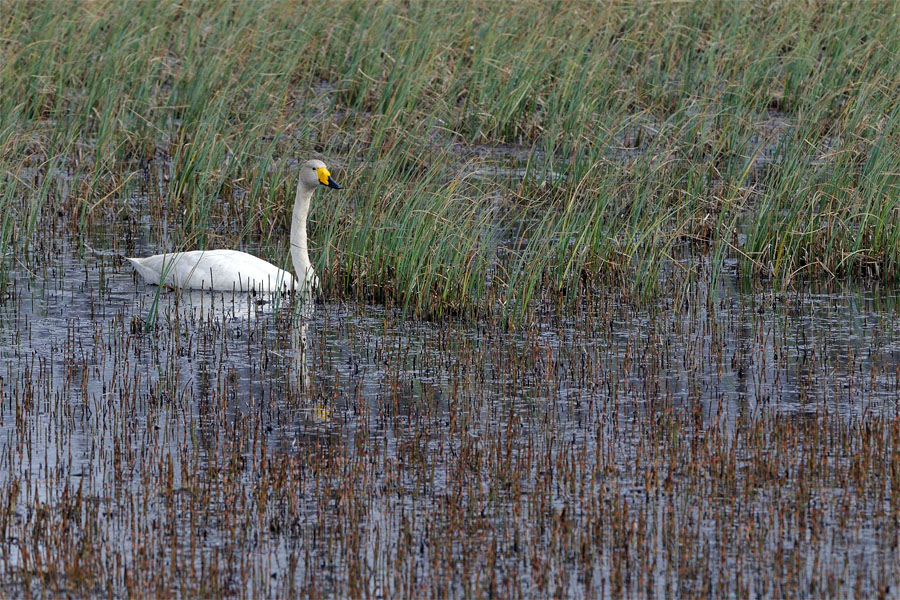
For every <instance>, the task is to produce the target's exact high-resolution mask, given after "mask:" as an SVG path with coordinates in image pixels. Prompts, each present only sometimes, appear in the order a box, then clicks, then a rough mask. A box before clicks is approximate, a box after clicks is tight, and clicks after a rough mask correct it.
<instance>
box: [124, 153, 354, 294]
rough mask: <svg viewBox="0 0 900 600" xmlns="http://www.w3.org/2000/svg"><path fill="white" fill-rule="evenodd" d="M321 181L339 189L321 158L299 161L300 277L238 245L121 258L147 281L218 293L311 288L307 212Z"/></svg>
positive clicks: (295, 234)
mask: <svg viewBox="0 0 900 600" xmlns="http://www.w3.org/2000/svg"><path fill="white" fill-rule="evenodd" d="M320 185H324V186H327V187H330V188H334V189H336V190H339V189H341V186H339V185H338V184H337V183H335V181H334V179H332V178H331V173H330V172H329V171H328V168H327V167H326V166H325V163H323V162H322V161H321V160H308V161H306V162H305V163H303V166H302V167H300V176H299V181H298V183H297V197H296V199H295V200H294V210H293V214H292V216H291V261H292V262H293V263H294V271H296V272H297V275H298V276H299V280H298V279H295V277H294V276H293V275H291V274H290V273H288V272H287V271H284V270H282V269H279V268H278V267H276V266H275V265H273V264H272V263H268V262H266V261H264V260H262V259H261V258H257V257H255V256H253V255H252V254H247V253H246V252H239V251H237V250H192V251H190V252H169V253H166V254H156V255H154V256H148V257H146V258H130V257H126V260H128V261H129V262H130V263H131V264H132V266H133V267H134V269H135V270H136V271H137V272H138V274H139V275H140V276H141V277H143V278H144V280H145V281H146V282H147V283H151V284H156V285H164V286H167V287H173V288H180V289H186V290H212V291H218V292H249V291H257V292H272V291H279V290H289V289H295V290H298V291H300V292H311V291H312V290H314V289H315V288H317V287H318V286H319V279H318V277H316V274H315V271H313V268H312V264H311V263H310V262H309V249H308V247H307V241H306V215H307V214H308V213H309V202H310V200H311V199H312V195H313V192H314V191H315V190H316V188H317V187H319V186H320Z"/></svg>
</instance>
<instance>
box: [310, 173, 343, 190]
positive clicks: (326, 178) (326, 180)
mask: <svg viewBox="0 0 900 600" xmlns="http://www.w3.org/2000/svg"><path fill="white" fill-rule="evenodd" d="M316 175H318V176H319V183H321V184H322V185H327V186H328V187H330V188H334V189H336V190H339V189H341V186H339V185H338V184H336V183H335V182H334V179H332V178H331V173H329V172H328V169H316Z"/></svg>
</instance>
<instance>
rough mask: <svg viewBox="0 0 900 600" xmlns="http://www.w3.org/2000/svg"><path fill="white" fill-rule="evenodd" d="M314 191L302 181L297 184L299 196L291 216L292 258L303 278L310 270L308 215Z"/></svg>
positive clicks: (298, 274)
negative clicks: (307, 235) (307, 232)
mask: <svg viewBox="0 0 900 600" xmlns="http://www.w3.org/2000/svg"><path fill="white" fill-rule="evenodd" d="M312 195H313V191H312V190H311V189H308V188H307V187H306V186H304V185H303V182H300V183H299V185H298V186H297V198H296V199H295V200H294V211H293V214H292V217H291V259H292V260H293V262H294V271H295V272H296V273H297V276H298V277H300V278H301V279H304V278H306V277H308V275H309V273H310V272H311V270H310V265H311V263H310V261H309V244H308V241H307V238H306V217H307V215H308V214H309V201H310V199H311V198H312Z"/></svg>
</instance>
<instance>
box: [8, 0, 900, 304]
mask: <svg viewBox="0 0 900 600" xmlns="http://www.w3.org/2000/svg"><path fill="white" fill-rule="evenodd" d="M507 8H509V7H507ZM4 9H5V10H4V11H3V12H4V17H3V20H2V24H0V27H2V44H0V52H2V58H3V60H2V67H0V86H2V89H3V90H4V93H3V97H2V98H0V122H2V127H0V161H2V165H0V172H2V173H3V174H4V176H3V189H2V193H0V198H3V200H2V201H3V208H4V209H5V210H3V214H4V215H5V217H4V221H3V224H2V227H0V234H2V236H3V242H4V246H5V247H6V248H7V252H6V253H5V254H4V257H5V259H4V264H5V265H7V266H8V265H9V264H10V261H11V260H14V259H15V258H14V257H17V256H18V257H19V259H21V260H25V261H28V260H29V259H28V256H27V249H28V240H29V239H30V238H31V237H32V235H31V234H32V233H33V231H34V229H35V228H36V227H44V226H47V219H50V220H53V219H54V218H55V216H56V215H59V214H60V213H63V214H64V216H65V220H66V222H67V223H68V225H69V227H71V228H72V229H73V230H74V231H76V232H77V233H78V234H79V235H82V236H84V237H89V236H90V224H91V223H93V222H96V220H97V219H98V217H102V218H103V219H106V220H110V221H112V222H117V221H118V222H121V221H123V220H124V219H125V218H126V217H127V216H128V215H130V214H133V213H134V212H135V211H136V210H138V209H136V208H135V205H136V204H146V205H147V208H146V209H144V208H141V209H140V210H148V211H149V212H150V213H151V215H152V217H153V220H154V224H155V225H156V227H155V228H153V229H152V234H153V236H154V237H153V238H152V241H154V242H155V243H156V244H158V245H160V246H162V245H165V246H167V247H169V248H174V247H188V246H190V247H204V246H218V245H225V244H231V245H239V244H246V243H256V244H258V243H259V242H264V243H265V246H266V247H268V248H271V250H269V252H270V253H271V257H272V258H278V257H283V256H284V255H285V253H284V241H283V240H284V238H285V237H286V228H287V224H286V218H287V213H288V210H287V209H286V205H288V204H289V203H290V201H291V192H292V187H293V181H292V180H293V173H294V167H295V165H296V163H297V161H298V160H299V159H301V158H305V157H307V156H309V155H319V156H322V157H323V158H325V159H326V160H328V161H329V162H330V164H331V165H332V166H333V167H334V170H335V172H336V174H338V175H340V176H341V178H342V179H343V180H344V181H345V182H346V183H348V184H349V185H348V186H347V187H348V190H347V192H346V193H345V194H344V195H343V196H342V197H340V198H334V199H332V198H329V199H328V200H327V201H322V202H320V203H319V204H318V205H317V207H316V209H315V211H314V215H313V220H314V223H313V228H314V230H315V231H314V234H313V236H312V237H313V240H314V241H315V243H316V244H317V245H318V247H317V248H316V250H317V251H316V252H315V253H314V254H315V260H317V261H318V263H319V264H318V266H319V269H320V271H322V272H324V273H326V274H327V277H325V278H324V281H325V282H326V286H328V291H329V292H330V293H333V294H346V295H348V296H350V297H356V298H360V299H362V298H367V299H375V300H383V299H384V298H385V297H389V299H390V300H391V301H393V302H396V303H398V304H402V305H403V306H406V307H408V308H409V309H411V310H412V311H413V312H414V313H417V314H422V315H427V314H430V315H433V316H439V315H441V314H446V313H456V312H465V313H468V314H493V313H498V312H499V313H500V314H501V316H503V317H509V316H510V315H511V314H512V315H515V316H517V317H521V316H523V315H525V314H526V313H527V311H528V310H529V307H531V306H533V304H534V303H533V300H534V299H535V298H538V297H541V296H550V297H553V298H559V297H562V298H564V299H565V300H566V304H567V305H568V303H569V302H570V301H572V300H575V299H577V298H579V297H581V296H582V295H584V294H587V293H590V291H591V290H592V289H594V288H596V287H597V286H599V285H611V284H616V285H624V286H627V287H628V288H630V289H631V290H632V291H633V292H636V293H639V294H652V293H656V292H660V291H661V290H665V289H666V286H665V282H664V281H661V280H664V279H665V277H664V276H663V275H664V272H665V268H664V265H665V263H667V262H668V261H669V259H671V258H672V257H673V256H674V255H676V254H679V253H681V252H682V251H683V250H684V249H685V248H687V249H688V250H689V251H691V252H695V253H697V252H699V253H700V254H705V253H708V254H709V256H710V257H712V258H713V259H714V260H713V264H712V266H711V271H712V275H713V276H715V275H716V274H717V273H718V272H719V270H720V265H721V262H722V260H723V259H726V258H737V259H739V260H740V263H741V268H742V270H743V271H744V273H745V274H746V275H747V276H748V277H750V278H751V279H754V280H757V281H772V282H774V284H776V285H778V286H780V287H783V286H785V285H789V284H791V283H792V282H794V281H795V280H798V279H805V278H821V277H828V278H831V277H840V278H848V277H849V278H857V277H876V278H880V279H884V280H889V281H894V280H896V278H897V275H898V266H897V265H898V260H897V247H898V244H897V243H896V242H897V238H896V233H895V232H896V231H897V227H896V226H895V225H896V223H895V219H896V211H895V204H896V203H895V202H894V199H895V198H896V183H895V179H896V176H895V174H896V173H897V172H898V165H897V160H898V159H897V157H898V156H900V153H898V152H897V139H898V136H897V135H896V131H895V130H896V128H897V120H898V119H897V108H896V102H895V94H894V90H896V89H898V84H900V82H898V81H897V78H898V75H897V73H900V68H898V66H900V65H898V59H897V57H898V55H900V53H898V49H900V46H898V45H900V35H898V33H897V32H898V31H900V28H898V23H897V16H896V5H894V4H892V3H860V4H859V5H858V6H852V7H842V6H839V5H837V4H829V3H800V2H796V3H785V4H776V5H771V4H768V3H758V4H757V3H744V4H741V5H734V4H733V3H729V2H717V1H709V2H697V3H683V4H676V3H673V4H665V3H663V4H654V5H647V6H645V5H644V4H642V3H630V2H615V3H601V4H598V3H592V2H591V3H575V4H570V5H568V4H567V5H565V6H562V5H560V6H556V5H553V4H547V3H540V2H525V3H516V4H515V10H506V9H503V7H501V6H493V5H492V6H486V5H483V4H480V3H447V4H440V5H422V6H409V7H405V6H403V5H401V4H399V3H398V4H394V3H387V4H371V3H366V2H341V1H339V2H334V3H332V4H330V5H329V8H328V10H322V7H320V6H318V5H315V4H307V3H302V2H294V1H284V2H258V3H253V6H243V5H239V4H235V3H232V2H215V3H183V4H181V3H165V4H162V5H159V6H157V5H155V4H151V3H148V4H141V5H140V6H125V5H120V4H118V3H113V2H92V3H88V4H84V3H63V4H58V5H53V6H50V5H45V4H41V3H21V2H7V3H5V5H4ZM485 173H489V174H490V173H493V176H492V177H486V176H484V174H485ZM23 197H24V198H27V199H28V200H27V201H26V202H24V203H23V202H22V201H21V199H22V198H23ZM160 223H163V224H165V226H164V227H162V226H160V225H159V224H160ZM20 254H21V256H19V255H20ZM694 276H696V274H692V275H691V277H694Z"/></svg>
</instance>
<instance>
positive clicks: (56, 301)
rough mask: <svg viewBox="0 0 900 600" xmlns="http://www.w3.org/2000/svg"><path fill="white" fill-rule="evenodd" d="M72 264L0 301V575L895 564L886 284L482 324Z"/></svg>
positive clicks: (426, 588)
mask: <svg viewBox="0 0 900 600" xmlns="http://www.w3.org/2000/svg"><path fill="white" fill-rule="evenodd" d="M70 260H72V263H71V264H69V265H65V266H62V267H61V270H60V272H59V273H51V274H49V276H48V277H47V278H46V279H45V280H40V279H35V278H32V277H30V276H29V275H28V274H27V273H25V272H22V273H17V274H16V275H17V277H19V279H18V281H17V282H16V284H15V290H16V292H15V294H14V295H13V297H12V298H11V299H9V300H8V301H6V302H5V303H4V304H3V305H0V323H2V326H0V348H2V351H0V352H2V354H0V360H2V370H0V377H2V379H0V389H2V407H0V419H2V420H0V461H2V462H0V464H2V466H0V488H2V489H0V497H2V498H5V499H6V500H4V502H5V505H4V506H2V507H0V508H2V509H3V510H0V513H3V514H6V515H8V516H7V517H5V519H6V520H5V521H2V522H0V526H2V527H3V530H4V532H5V535H6V537H7V539H8V540H16V541H11V542H8V543H7V544H6V545H5V546H4V547H3V549H2V551H0V562H2V563H3V566H4V569H3V570H4V572H6V573H7V574H8V575H7V576H6V579H5V580H4V583H5V584H6V585H12V586H15V587H16V588H20V587H21V586H26V587H27V586H32V587H33V586H34V584H30V583H27V581H30V580H29V579H28V578H24V577H23V576H21V575H22V574H23V573H35V572H42V570H47V569H50V567H48V566H47V565H48V564H72V560H74V559H73V558H72V557H73V556H76V555H77V556H86V555H85V554H84V553H85V552H88V553H89V554H90V556H91V557H92V558H91V559H90V560H92V561H94V562H90V561H87V559H84V560H83V564H82V563H78V564H80V565H81V566H80V567H79V568H81V569H84V570H86V571H88V572H90V571H91V569H95V570H97V571H98V572H99V571H104V572H107V573H108V575H107V577H106V579H105V580H104V581H105V582H106V583H102V584H98V585H102V586H103V589H104V590H106V591H109V592H112V593H117V594H123V593H126V592H127V591H128V590H129V589H132V587H131V586H136V585H153V586H154V587H153V589H162V590H163V591H164V592H166V593H173V592H178V591H180V592H182V593H188V594H191V593H198V592H200V591H202V590H206V591H211V590H215V591H216V592H217V593H225V594H231V595H240V594H242V593H246V594H250V593H251V591H256V592H257V594H256V595H259V594H264V593H273V594H275V593H278V594H288V593H289V592H290V591H293V592H295V593H300V592H301V591H305V592H306V593H308V594H310V595H316V594H334V595H338V596H344V595H360V594H361V593H370V594H373V595H391V596H397V595H399V596H421V595H442V594H444V593H446V594H449V595H452V596H470V595H472V594H473V593H475V592H478V591H479V590H480V591H481V592H482V593H485V594H487V593H496V594H499V595H512V594H513V591H514V590H519V591H521V590H526V592H525V595H536V596H546V595H554V596H572V597H581V596H585V595H590V596H601V597H618V596H620V595H622V594H625V595H654V596H660V597H662V596H668V595H670V593H669V592H671V591H672V590H680V592H678V593H680V594H682V595H690V594H693V593H697V592H698V590H702V589H707V590H717V591H720V592H722V593H721V594H716V592H713V594H714V595H726V596H727V595H732V596H734V597H747V596H770V595H778V593H777V592H775V591H773V590H775V589H777V587H773V586H775V585H776V583H778V584H780V585H787V584H785V582H788V583H789V584H791V585H792V586H793V587H791V588H790V589H793V590H797V591H798V593H800V595H804V594H805V593H813V592H814V591H815V590H821V589H832V590H835V591H836V593H851V592H859V593H861V594H869V593H875V592H877V591H878V590H879V589H880V588H879V585H881V583H882V582H883V581H884V580H885V578H887V579H888V580H889V579H890V577H891V576H893V577H896V575H897V564H898V563H897V560H896V559H897V545H896V540H897V527H898V526H897V521H896V520H895V519H896V515H897V510H898V503H897V502H896V494H895V493H894V491H892V490H896V489H900V485H896V484H897V481H900V480H898V479H897V476H898V475H897V474H900V469H898V470H896V473H895V472H894V471H892V469H893V468H894V466H892V465H895V463H896V460H895V459H894V458H891V457H896V454H897V453H896V446H892V445H891V444H894V443H896V442H897V439H898V434H897V410H898V401H897V399H898V377H900V338H898V335H897V333H898V325H900V320H898V318H897V315H898V310H897V309H898V307H897V296H896V294H894V293H893V290H891V291H890V292H889V293H883V292H876V291H870V290H865V289H855V290H850V291H838V292H831V293H802V294H777V295H776V294H747V293H741V292H740V291H738V290H737V289H725V290H722V291H720V293H719V294H717V295H716V296H713V297H706V295H705V292H703V291H702V290H701V291H700V292H699V294H700V295H698V296H697V297H696V298H695V300H694V301H693V302H690V303H688V305H687V306H686V307H684V308H682V309H678V310H676V309H674V308H671V307H670V306H669V304H668V303H667V301H665V300H663V301H661V302H660V303H659V304H658V305H655V306H652V307H645V308H636V307H634V306H632V305H630V304H628V303H625V302H622V301H621V300H620V299H617V298H616V297H615V295H609V296H603V297H598V298H596V299H594V300H593V301H592V302H589V303H586V304H585V305H584V306H583V307H581V309H580V310H579V312H578V313H577V314H573V315H571V316H569V317H567V318H566V319H562V320H561V319H558V318H555V317H554V318H549V317H548V318H547V319H546V321H544V322H541V323H539V324H537V325H535V326H532V327H528V328H526V329H525V330H523V331H519V332H504V331H500V330H498V329H495V328H493V327H489V326H486V325H484V324H478V325H467V324H464V323H456V322H441V323H422V322H409V321H405V320H404V319H403V318H402V317H400V316H399V315H397V314H395V313H394V312H392V311H386V310H384V309H383V308H380V307H371V306H359V305H354V304H336V303H332V302H328V301H326V302H324V303H322V302H321V301H320V303H319V305H318V306H315V305H314V304H313V303H308V302H307V303H303V302H298V301H297V300H296V299H292V300H288V301H287V302H286V303H281V302H275V301H272V300H271V299H266V298H260V297H255V296H249V295H239V296H232V295H229V294H213V293H209V292H192V293H177V292H162V293H160V294H159V295H157V293H156V292H157V290H156V289H155V288H153V287H148V286H145V285H144V284H143V283H138V282H136V281H135V279H134V276H133V274H132V273H131V270H130V269H129V268H126V267H125V266H124V265H119V264H116V263H115V261H114V260H113V259H106V258H102V257H101V258H94V257H91V258H88V259H86V261H87V263H86V266H85V264H83V263H81V262H80V261H81V259H77V258H76V259H70ZM101 275H102V276H101ZM151 310H155V311H156V314H157V318H156V321H155V324H154V325H153V326H152V327H148V326H147V325H146V319H147V315H148V314H149V313H150V311H151ZM877 440H881V441H882V445H880V446H879V445H878V444H877V443H876V442H877ZM891 448H893V450H891ZM867 453H868V454H867ZM892 461H893V462H892ZM60 531H64V532H68V533H66V534H65V535H62V536H60V535H57V534H58V532H60ZM88 532H92V533H90V535H89V534H88ZM57 538H59V539H68V540H69V542H65V543H63V542H58V541H54V540H57ZM66 544H69V545H66ZM71 544H75V545H74V546H72V545H71ZM79 544H80V548H82V550H80V552H82V554H77V552H76V550H74V549H73V548H76V547H79V546H78V545H79ZM54 557H55V558H58V559H59V560H58V561H55V562H54V560H53V559H54ZM779 557H780V558H779ZM39 560H43V562H41V563H39V562H38V561H39ZM76 562H77V561H76ZM53 568H55V569H57V570H60V569H62V567H53ZM66 568H69V567H66ZM72 568H74V567H72ZM51 570H52V569H51ZM55 572H56V571H54V573H55ZM173 572H177V573H179V575H174V576H170V575H171V573H173ZM163 574H165V575H164V576H163ZM45 576H46V575H45ZM57 576H58V577H59V578H60V579H59V580H56V579H53V578H52V577H50V579H48V581H50V580H52V581H54V582H56V583H54V584H53V585H59V586H62V587H65V585H64V584H62V583H59V582H62V581H72V580H73V579H72V578H74V577H75V574H74V573H73V572H69V571H65V572H62V571H59V573H58V574H57ZM46 577H49V576H46ZM142 577H143V579H142ZM159 578H162V579H165V580H167V581H169V583H167V584H159V583H158V579H159ZM72 585H74V584H72ZM159 585H167V586H169V587H164V588H159ZM204 586H205V587H204ZM57 589H62V588H57ZM144 589H149V588H144Z"/></svg>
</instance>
